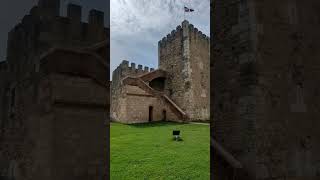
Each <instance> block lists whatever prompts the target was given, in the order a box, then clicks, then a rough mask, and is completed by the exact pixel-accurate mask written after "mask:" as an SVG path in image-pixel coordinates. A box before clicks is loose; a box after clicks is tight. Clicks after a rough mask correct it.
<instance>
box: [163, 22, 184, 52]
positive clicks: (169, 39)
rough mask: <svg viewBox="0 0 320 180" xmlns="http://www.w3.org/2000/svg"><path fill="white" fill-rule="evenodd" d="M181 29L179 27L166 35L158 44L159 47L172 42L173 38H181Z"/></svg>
mask: <svg viewBox="0 0 320 180" xmlns="http://www.w3.org/2000/svg"><path fill="white" fill-rule="evenodd" d="M181 33H182V27H181V26H180V25H179V26H177V27H176V29H175V30H172V31H171V33H169V34H167V36H165V37H163V38H162V40H160V41H159V42H158V45H159V47H164V46H166V45H167V44H168V43H170V42H172V41H173V40H174V39H175V38H177V37H179V35H180V36H181Z"/></svg>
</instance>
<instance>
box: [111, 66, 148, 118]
mask: <svg viewBox="0 0 320 180" xmlns="http://www.w3.org/2000/svg"><path fill="white" fill-rule="evenodd" d="M153 70H154V68H150V69H149V67H147V66H145V67H143V66H142V65H140V64H139V65H138V67H136V64H135V63H133V62H132V63H131V64H130V66H129V61H126V60H123V61H122V62H121V64H120V65H119V66H118V67H117V68H116V69H115V70H114V71H113V72H112V83H111V102H110V103H111V117H112V119H115V118H116V117H117V118H120V117H123V116H120V113H121V111H122V110H123V109H122V107H121V105H120V104H122V102H120V101H123V100H124V99H123V98H124V97H123V96H124V94H123V93H124V92H123V91H124V86H123V84H122V79H123V78H125V77H127V76H134V77H135V76H139V75H142V74H145V73H148V72H151V71H153ZM119 108H121V109H122V110H121V111H120V109H119ZM123 118H124V117H123Z"/></svg>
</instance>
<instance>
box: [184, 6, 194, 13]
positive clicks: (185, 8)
mask: <svg viewBox="0 0 320 180" xmlns="http://www.w3.org/2000/svg"><path fill="white" fill-rule="evenodd" d="M193 11H194V10H193V9H191V8H188V7H186V6H185V7H184V12H193Z"/></svg>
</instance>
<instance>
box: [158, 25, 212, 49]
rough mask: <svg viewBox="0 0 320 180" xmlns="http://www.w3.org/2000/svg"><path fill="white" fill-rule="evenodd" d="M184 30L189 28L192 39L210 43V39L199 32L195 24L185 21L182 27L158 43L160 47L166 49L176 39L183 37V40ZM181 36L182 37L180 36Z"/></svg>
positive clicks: (178, 27)
mask: <svg viewBox="0 0 320 180" xmlns="http://www.w3.org/2000/svg"><path fill="white" fill-rule="evenodd" d="M183 28H188V32H189V33H188V36H189V37H190V38H196V39H199V40H200V41H201V40H202V41H204V42H206V43H209V42H210V37H208V36H207V35H205V34H204V33H202V32H201V31H199V30H198V29H197V28H195V27H194V25H193V24H190V23H189V22H188V21H186V20H185V21H183V22H182V24H181V25H179V26H177V27H176V29H175V30H172V31H171V33H169V34H167V35H166V36H165V37H163V38H162V40H160V41H159V42H158V46H159V47H160V48H162V47H165V46H166V45H167V44H169V43H170V42H172V41H173V40H174V39H175V38H177V37H181V38H182V36H181V35H182V32H183ZM179 35H180V36H179Z"/></svg>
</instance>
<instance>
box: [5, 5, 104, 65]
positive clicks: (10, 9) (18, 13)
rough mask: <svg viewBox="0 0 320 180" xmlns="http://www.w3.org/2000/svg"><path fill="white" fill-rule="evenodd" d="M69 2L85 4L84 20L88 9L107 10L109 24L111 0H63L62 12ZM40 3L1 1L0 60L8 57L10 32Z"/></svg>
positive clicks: (63, 12) (63, 13)
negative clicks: (7, 49) (7, 48)
mask: <svg viewBox="0 0 320 180" xmlns="http://www.w3.org/2000/svg"><path fill="white" fill-rule="evenodd" d="M68 2H72V3H75V4H80V5H82V6H83V9H82V11H83V20H84V21H87V16H88V11H89V10H90V9H93V8H94V9H98V10H101V11H104V12H105V14H106V15H105V24H106V25H108V24H109V20H110V19H109V17H108V16H109V15H108V14H109V12H108V9H109V5H110V4H109V0H61V14H62V15H65V14H66V5H67V4H68ZM37 3H38V0H1V2H0V24H1V26H0V61H3V60H5V58H6V47H7V35H8V32H9V31H10V30H11V29H12V28H13V27H14V26H15V25H16V24H17V23H19V22H20V21H21V20H22V18H23V16H24V15H26V14H28V13H29V11H30V9H31V8H32V7H33V6H34V5H36V4H37Z"/></svg>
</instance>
